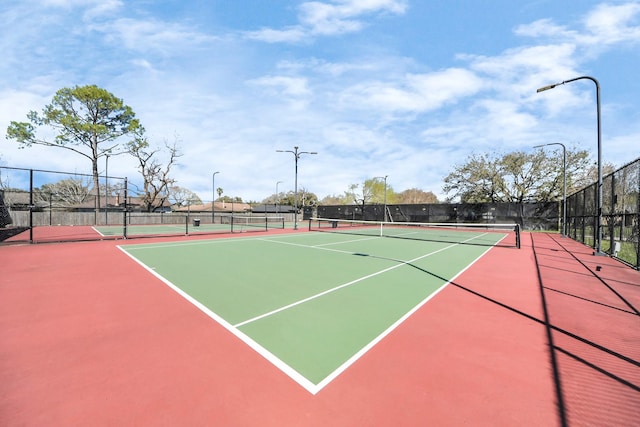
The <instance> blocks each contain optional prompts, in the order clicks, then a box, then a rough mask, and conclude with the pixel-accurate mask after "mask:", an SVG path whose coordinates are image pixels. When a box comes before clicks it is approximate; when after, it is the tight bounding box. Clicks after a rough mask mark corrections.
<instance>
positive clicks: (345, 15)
mask: <svg viewBox="0 0 640 427" xmlns="http://www.w3.org/2000/svg"><path fill="white" fill-rule="evenodd" d="M406 10H407V1H406V0H334V1H332V2H319V1H311V2H304V3H302V4H301V5H300V6H299V14H298V20H299V23H298V24H296V25H293V26H288V27H285V28H284V29H273V28H262V29H260V30H257V31H248V32H245V33H244V36H245V37H246V38H248V39H251V40H260V41H264V42H267V43H299V42H303V41H306V40H307V39H309V38H310V37H313V36H318V35H320V36H335V35H340V34H345V33H352V32H357V31H360V30H361V29H362V28H364V27H365V26H366V21H365V20H364V18H365V17H366V16H368V15H375V14H383V13H392V14H398V15H400V14H403V13H404V12H405V11H406Z"/></svg>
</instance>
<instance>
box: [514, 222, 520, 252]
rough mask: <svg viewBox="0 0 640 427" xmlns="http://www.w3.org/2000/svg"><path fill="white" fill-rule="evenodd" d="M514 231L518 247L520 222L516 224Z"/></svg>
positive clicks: (518, 246) (517, 246)
mask: <svg viewBox="0 0 640 427" xmlns="http://www.w3.org/2000/svg"><path fill="white" fill-rule="evenodd" d="M514 231H515V232H516V248H518V249H520V224H516V226H515V229H514Z"/></svg>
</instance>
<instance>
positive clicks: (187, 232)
mask: <svg viewBox="0 0 640 427" xmlns="http://www.w3.org/2000/svg"><path fill="white" fill-rule="evenodd" d="M184 235H185V236H188V235H189V214H187V216H185V217H184Z"/></svg>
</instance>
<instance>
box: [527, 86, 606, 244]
mask: <svg viewBox="0 0 640 427" xmlns="http://www.w3.org/2000/svg"><path fill="white" fill-rule="evenodd" d="M582 79H586V80H591V81H592V82H593V83H594V84H595V85H596V120H597V126H598V184H597V186H598V189H597V193H598V195H597V206H596V211H597V212H596V214H597V218H596V248H595V249H596V251H595V253H594V255H604V253H603V252H602V127H601V120H600V83H598V80H596V79H595V78H593V77H590V76H580V77H576V78H573V79H569V80H565V81H562V82H560V83H554V84H551V85H548V86H543V87H541V88H539V89H538V90H537V91H536V92H544V91H545V90H549V89H553V88H555V87H556V86H560V85H564V84H566V83H571V82H575V81H576V80H582Z"/></svg>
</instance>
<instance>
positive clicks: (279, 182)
mask: <svg viewBox="0 0 640 427" xmlns="http://www.w3.org/2000/svg"><path fill="white" fill-rule="evenodd" d="M281 183H282V181H278V182H276V215H278V199H279V198H278V184H281Z"/></svg>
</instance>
